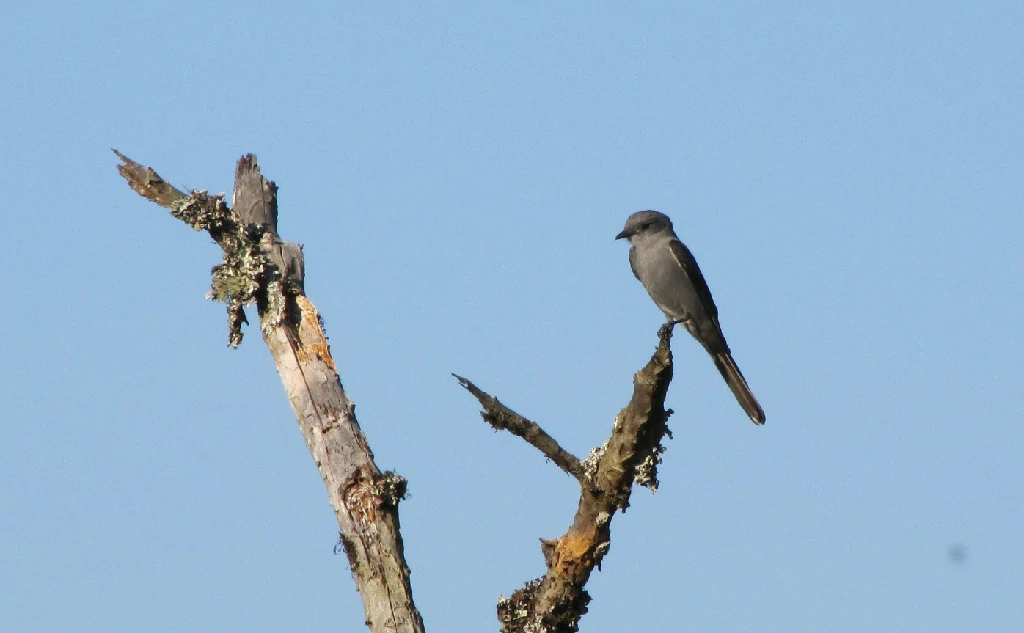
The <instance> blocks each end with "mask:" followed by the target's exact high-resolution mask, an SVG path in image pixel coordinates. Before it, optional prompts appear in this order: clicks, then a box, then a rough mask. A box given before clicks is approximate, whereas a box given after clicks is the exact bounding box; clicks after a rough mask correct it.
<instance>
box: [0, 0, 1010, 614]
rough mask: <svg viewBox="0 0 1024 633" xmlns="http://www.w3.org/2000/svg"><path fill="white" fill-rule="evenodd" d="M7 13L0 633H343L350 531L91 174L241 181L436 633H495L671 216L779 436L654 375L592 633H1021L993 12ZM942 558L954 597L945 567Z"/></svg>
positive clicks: (557, 498) (290, 426) (711, 390)
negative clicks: (269, 205) (293, 271)
mask: <svg viewBox="0 0 1024 633" xmlns="http://www.w3.org/2000/svg"><path fill="white" fill-rule="evenodd" d="M711 5H712V3H664V4H650V3H628V4H627V3H586V4H583V3H578V4H568V3H561V4H558V5H555V6H550V5H547V4H540V3H515V4H513V3H504V4H501V5H497V4H491V5H484V4H481V3H446V4H444V5H443V6H442V7H424V6H413V5H411V4H402V3H400V4H397V5H395V4H392V5H389V6H384V5H380V6H376V7H374V8H366V7H359V6H344V7H339V6H336V5H335V4H332V3H322V4H299V5H295V6H286V5H282V4H279V3H274V4H271V3H266V4H261V3H259V2H256V3H245V4H242V3H218V4H215V5H210V4H208V3H177V4H176V5H174V6H153V7H145V8H143V7H126V6H125V5H124V4H115V3H105V2H99V3H90V4H84V3H83V4H78V5H73V6H72V5H67V6H65V5H61V6H59V7H58V6H57V5H55V4H54V5H47V4H44V3H31V4H29V3H26V4H22V5H20V6H18V7H13V8H10V9H8V10H7V13H6V15H5V19H4V25H3V26H0V36H2V37H0V53H2V56H3V59H4V63H3V67H2V68H0V80H2V83H3V85H4V87H5V89H4V91H3V94H2V95H0V118H2V120H3V122H4V125H3V132H2V137H0V138H2V143H0V157H2V164H3V169H2V170H0V179H2V185H3V191H4V194H5V203H6V204H5V207H6V209H7V211H6V216H5V217H7V218H8V219H7V221H6V226H7V235H8V239H7V243H6V247H5V248H4V249H2V251H0V258H2V264H3V267H4V269H5V270H7V271H8V277H7V282H6V283H7V285H6V286H5V287H7V289H8V290H7V292H6V297H7V299H6V301H7V303H6V305H7V306H8V308H7V309H6V310H3V311H2V312H0V326H2V328H3V331H4V332H5V333H6V337H5V343H4V346H3V354H2V356H0V370H2V374H3V380H2V381H0V385H2V387H0V389H3V393H2V401H3V409H2V412H3V417H4V423H3V424H0V445H2V446H3V450H2V451H0V482H3V483H2V484H0V507H2V508H3V511H2V513H0V540H2V542H4V543H5V544H6V545H5V546H4V547H2V548H0V569H2V570H3V573H2V574H0V628H2V629H3V630H5V631H17V632H37V631H38V632H51V631H83V632H91V631H103V632H120V631H125V632H127V631H133V632H134V631H139V630H145V631H153V632H162V631H168V632H170V631H184V630H190V631H247V632H263V631H266V632H271V631H274V632H276V631H282V630H312V629H325V628H326V629H329V630H360V627H361V626H362V624H361V622H362V611H361V606H360V604H359V600H358V596H357V595H356V593H355V590H354V585H353V582H352V580H351V578H350V574H349V571H348V569H347V566H346V561H345V558H344V556H334V555H333V554H332V547H333V546H334V543H335V542H336V536H337V527H336V524H335V522H334V518H333V515H332V513H331V511H330V508H329V507H328V504H327V499H326V494H325V492H324V490H323V487H322V485H321V482H320V480H319V476H318V474H317V472H316V469H315V468H314V466H313V464H312V462H311V459H310V457H309V454H308V452H307V451H306V449H305V446H304V444H303V442H302V438H301V436H300V434H299V432H298V429H297V428H296V424H295V421H294V417H293V416H292V413H291V411H290V409H289V408H288V404H287V401H286V400H285V397H284V394H283V391H282V389H281V386H280V382H279V380H278V377H277V375H276V373H275V371H274V368H273V364H272V362H271V359H270V356H269V354H268V353H267V351H266V348H265V346H264V345H263V343H262V341H261V340H260V339H259V334H258V332H257V331H256V330H255V329H250V330H249V331H248V334H249V336H248V337H247V338H246V341H245V343H243V346H242V348H241V349H239V350H237V351H232V350H230V349H228V348H227V347H226V346H225V341H226V337H227V331H226V326H225V318H224V312H223V306H221V305H219V304H213V303H211V302H209V301H206V300H204V298H203V297H204V294H205V292H206V289H207V285H208V271H209V268H210V267H211V266H212V265H214V264H215V263H217V261H218V249H217V247H216V246H215V245H214V244H213V243H212V241H211V240H210V239H209V238H208V237H206V236H202V235H199V234H196V233H194V232H192V231H191V230H190V229H188V228H187V227H185V225H183V224H182V223H180V222H177V221H175V220H173V219H171V218H170V217H169V215H167V213H166V212H165V211H163V210H161V209H160V208H158V207H156V206H155V205H152V204H150V203H148V202H146V201H144V200H143V199H142V198H140V197H139V196H137V195H136V194H134V193H133V192H132V191H130V190H129V189H128V187H126V186H125V184H124V183H123V182H122V181H121V179H120V178H119V177H118V175H117V172H116V171H115V169H114V165H115V164H116V162H117V161H116V158H115V157H114V156H113V155H112V154H111V153H110V151H109V148H111V147H116V148H117V149H119V150H121V151H123V152H125V153H126V154H127V155H128V156H130V157H132V158H134V159H135V160H138V161H139V162H142V163H144V164H147V165H151V166H153V167H154V168H155V169H157V170H158V171H159V172H160V173H161V174H162V175H163V176H165V177H166V178H168V179H169V180H171V181H172V182H173V183H175V184H177V185H179V186H181V187H185V188H193V187H194V188H205V189H210V190H212V191H229V190H230V187H231V179H232V174H233V169H234V161H235V160H236V159H237V158H238V157H239V156H240V155H241V154H242V153H245V152H254V153H256V154H257V155H258V156H259V158H260V162H261V164H262V166H263V168H264V173H265V174H267V175H268V176H269V177H270V178H272V179H274V180H275V181H276V182H277V183H278V184H279V186H280V188H281V190H280V201H281V232H282V234H283V235H284V237H285V238H286V239H290V240H294V241H297V242H301V243H303V244H304V245H305V253H306V270H307V283H306V288H307V292H308V294H309V296H310V298H311V299H312V300H313V302H314V303H315V304H316V305H317V307H318V308H319V309H320V310H321V312H322V313H323V316H324V319H325V322H326V325H327V330H328V333H329V335H330V337H331V343H332V347H333V351H334V354H335V358H336V360H337V361H338V365H339V368H340V370H341V374H342V379H343V381H344V384H345V387H346V389H347V390H348V392H349V395H350V396H351V397H352V398H353V399H354V400H355V402H356V403H357V405H358V414H359V420H360V422H361V424H362V426H363V428H364V430H365V431H366V433H367V435H368V437H369V440H370V443H371V446H372V447H373V450H374V452H375V454H376V456H377V461H378V464H379V465H380V466H381V467H382V468H389V469H395V470H397V471H398V472H399V473H401V474H402V475H404V476H406V477H407V478H408V479H409V490H410V495H411V496H410V498H409V499H408V500H407V501H406V502H405V503H404V504H403V505H402V508H401V512H402V515H401V516H402V525H403V534H404V536H405V542H406V547H407V555H408V560H409V563H410V565H411V568H412V570H413V583H414V592H415V597H416V600H417V603H418V605H419V607H420V609H421V610H422V612H423V614H424V617H425V619H426V622H427V626H428V629H430V630H434V631H462V630H465V631H471V630H497V623H496V621H495V619H494V603H495V600H496V598H497V597H498V596H499V595H500V594H506V595H507V594H509V593H511V592H512V591H513V590H515V589H516V588H518V587H519V586H520V585H521V584H522V583H523V582H524V581H526V580H529V579H531V578H534V577H536V576H538V575H540V574H541V573H542V571H543V563H542V559H541V555H540V551H539V547H538V541H537V539H538V538H553V537H557V536H558V535H560V534H562V533H563V532H564V530H565V528H566V527H567V526H568V525H569V523H570V521H571V519H572V515H573V511H574V508H575V503H576V498H577V491H576V485H575V484H574V483H573V481H571V480H570V479H569V478H567V477H566V476H565V475H564V474H562V473H561V472H560V471H558V470H557V469H556V468H555V467H554V466H552V465H551V464H547V463H545V462H544V460H543V459H541V458H540V456H539V454H538V453H537V452H536V451H534V450H533V449H531V448H528V447H527V446H525V444H524V443H523V442H521V441H519V440H516V439H514V438H511V437H509V436H507V435H502V434H496V433H494V432H492V431H491V430H490V429H489V428H488V427H486V425H485V424H484V423H483V422H482V421H481V420H480V418H479V416H478V414H477V411H478V408H479V407H478V405H477V404H476V402H475V401H474V400H473V399H472V398H471V397H470V396H469V395H468V394H466V393H465V392H464V391H463V390H461V389H460V388H459V387H458V386H457V384H456V382H455V380H454V379H453V378H451V376H450V375H449V373H450V372H457V373H459V374H461V375H464V376H467V377H469V378H470V379H472V380H474V381H476V382H477V384H478V385H479V386H480V387H481V388H483V389H485V390H488V391H490V392H491V393H493V394H495V395H497V396H499V397H501V398H502V399H503V400H504V401H505V402H506V403H507V404H508V405H509V406H512V407H513V408H515V409H517V410H518V411H520V412H521V413H523V414H524V415H527V416H528V417H531V418H533V419H535V420H537V421H539V422H540V423H541V424H542V425H543V426H544V427H545V428H546V429H547V430H548V431H549V432H550V433H551V434H552V435H554V436H555V437H556V438H558V439H559V440H560V441H561V442H562V443H563V445H564V446H565V447H567V448H568V449H570V450H572V451H574V452H575V453H576V454H578V455H585V454H586V453H587V452H588V450H589V449H590V448H591V447H592V446H595V445H599V444H600V443H601V442H602V441H603V440H604V438H605V437H606V436H607V435H608V433H609V430H610V427H611V421H612V418H613V417H614V415H615V414H616V413H617V412H618V410H619V409H620V408H621V407H622V406H623V405H624V404H625V403H626V402H627V400H628V398H629V394H630V391H631V387H630V385H631V383H630V381H631V376H632V373H633V372H634V371H636V370H637V369H639V368H640V367H641V366H642V365H643V364H644V362H646V360H647V358H648V357H649V355H650V353H651V352H652V351H653V348H654V346H655V344H656V331H657V328H658V326H659V325H660V323H661V319H662V317H661V314H660V312H659V311H658V310H657V308H655V306H654V305H653V303H651V301H650V300H649V299H648V297H647V296H646V294H645V293H644V291H643V289H642V287H641V286H640V284H638V283H637V282H636V280H635V279H633V277H632V275H631V273H630V271H629V266H628V263H627V260H626V250H627V247H626V245H625V244H623V243H621V242H619V243H616V242H615V241H614V240H613V239H612V238H613V236H614V235H615V234H616V233H617V232H618V231H619V230H620V229H621V227H622V223H623V222H624V220H625V218H626V217H627V216H628V215H629V214H630V213H632V212H633V211H636V210H640V209H646V208H654V209H658V210H661V211H664V212H666V213H668V214H669V215H670V216H672V218H673V220H674V221H675V225H676V229H677V232H678V233H679V234H680V236H681V237H682V239H683V240H684V241H685V242H686V243H687V244H688V245H689V247H690V248H691V250H692V251H693V252H694V254H695V255H696V257H697V259H698V261H699V262H700V265H701V268H702V269H703V271H704V274H705V276H706V277H707V279H708V282H709V284H710V286H711V288H712V290H713V292H714V294H715V299H716V302H717V304H718V306H719V309H720V312H721V318H722V325H723V328H724V330H725V333H726V335H727V336H728V338H729V341H730V343H731V345H732V347H733V351H734V353H735V356H736V359H737V361H738V363H739V365H740V366H741V367H742V369H743V372H744V374H745V375H746V377H747V379H748V380H749V382H750V384H751V386H752V388H753V390H754V393H755V394H756V395H757V397H758V399H759V400H760V401H761V404H762V405H763V406H764V408H765V411H766V413H767V417H768V423H767V425H766V426H765V427H763V428H757V427H755V426H754V425H752V424H751V423H750V422H749V421H748V420H747V419H746V418H745V416H744V415H743V412H742V411H741V410H740V408H739V407H738V406H737V404H736V402H735V401H734V400H733V398H732V396H731V395H730V393H729V392H728V390H727V388H726V386H725V385H724V383H723V382H722V380H721V378H720V376H719V375H718V373H717V372H716V371H715V369H714V366H713V365H712V363H711V362H710V360H709V359H708V358H707V357H706V355H705V354H704V353H703V351H702V350H701V349H700V348H699V346H698V345H697V344H696V343H694V342H693V341H692V340H690V339H689V338H688V337H686V336H683V335H680V336H677V337H676V339H675V346H674V350H675V357H676V377H675V381H674V382H673V384H672V388H671V390H670V393H669V405H670V406H672V407H673V408H674V409H675V411H676V414H675V416H674V417H673V418H672V419H671V422H670V426H671V427H672V429H673V431H674V433H675V439H674V440H672V441H671V442H669V443H668V452H667V453H666V455H665V463H664V466H663V467H662V471H661V479H662V488H661V490H660V491H659V492H658V494H657V495H656V496H652V495H650V494H649V493H647V492H646V491H639V492H638V493H637V494H636V496H635V497H634V499H633V506H632V507H631V508H630V510H629V512H627V513H626V514H625V515H620V516H618V517H617V518H616V520H615V523H614V525H613V542H612V548H611V551H610V553H609V556H608V557H607V558H606V559H605V563H604V568H603V570H602V571H601V572H600V573H597V574H595V575H594V577H593V579H592V581H591V583H590V586H589V590H590V592H591V594H592V595H593V598H594V601H593V603H592V607H591V612H590V614H589V615H587V616H586V618H585V619H584V620H583V623H582V628H583V630H584V631H590V632H598V631H599V632H604V631H609V632H610V631H620V630H680V631H683V630H699V631H729V632H734V631H735V632H741V631H758V632H763V631H779V632H793V631H814V632H819V631H834V632H847V631H848V632H854V631H856V632H860V631H864V630H880V631H901V632H914V631H927V632H929V633H935V632H941V631H965V630H979V631H1008V630H1011V629H1013V628H1014V627H1015V626H1016V627H1020V626H1021V624H1022V620H1024V615H1022V611H1024V609H1022V608H1021V606H1020V588H1021V586H1022V584H1024V572H1022V571H1021V570H1022V569H1024V546H1022V545H1021V539H1020V530H1021V526H1022V525H1024V504H1022V503H1021V502H1020V501H1019V497H1020V491H1021V489H1022V487H1024V467H1022V465H1021V455H1022V454H1024V438H1022V432H1021V425H1020V421H1021V417H1022V413H1024V412H1022V405H1021V384H1022V382H1024V369H1022V362H1021V347H1022V344H1021V331H1022V327H1024V281H1022V279H1024V255H1022V250H1021V248H1020V244H1019V243H1020V240H1021V237H1022V236H1024V219H1022V218H1024V216H1022V212H1021V210H1022V178H1021V174H1022V173H1024V157H1022V149H1021V148H1022V147H1024V115H1022V112H1024V77H1022V70H1021V59H1024V8H1022V7H1021V5H1020V4H1019V3H1014V2H978V3H948V2H929V3H924V2H915V3H901V4H896V5H893V4H892V3H877V2H858V3H828V4H825V3H797V2H781V3H751V2H734V3H714V6H711ZM956 545H959V546H962V547H964V548H965V550H966V558H965V559H964V560H963V561H962V562H960V563H957V562H955V561H953V560H952V559H951V558H950V556H949V555H948V552H949V549H950V547H952V546H956Z"/></svg>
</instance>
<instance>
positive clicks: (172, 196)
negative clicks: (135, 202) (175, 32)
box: [114, 150, 423, 633]
mask: <svg viewBox="0 0 1024 633" xmlns="http://www.w3.org/2000/svg"><path fill="white" fill-rule="evenodd" d="M114 152H115V153H116V154H117V155H118V156H119V157H120V158H121V159H122V160H123V161H124V164H123V165H119V166H118V171H119V172H120V173H121V175H122V176H124V178H125V179H126V180H127V181H128V184H129V185H131V187H132V189H134V190H135V191H136V192H138V193H139V194H140V195H142V196H144V197H146V198H147V199H149V200H152V201H154V202H156V203H157V204H160V205H162V206H165V207H168V208H169V209H171V213H172V215H174V217H176V218H179V219H181V220H182V221H184V222H186V223H188V224H189V225H190V226H192V227H193V228H195V229H196V230H205V231H207V232H209V234H210V235H211V236H212V237H213V239H214V240H216V241H217V243H218V244H219V245H220V246H221V248H222V249H223V250H224V260H223V262H222V263H221V264H220V265H218V266H216V267H215V268H214V269H213V284H212V288H211V291H210V296H211V297H212V298H214V299H217V300H220V301H224V302H226V303H227V304H228V314H229V323H230V327H231V335H230V342H231V344H232V345H237V344H238V343H240V342H241V323H242V322H243V321H244V319H245V315H244V312H243V310H242V306H243V305H245V304H248V303H253V302H255V303H256V306H257V309H258V312H259V316H260V331H261V333H262V334H263V339H264V341H265V342H266V343H267V346H268V347H269V348H270V352H271V354H272V355H273V357H274V363H275V365H276V366H277V371H278V373H279V374H280V376H281V382H282V383H283V385H284V388H285V392H286V393H287V395H288V400H289V401H290V402H291V405H292V409H293V410H294V411H295V415H296V418H297V419H298V423H299V429H300V430H301V431H302V435H303V437H304V438H305V440H306V445H307V446H308V447H309V451H310V453H311V454H312V456H313V460H314V462H315V463H316V465H317V468H319V470H320V475H321V477H322V478H323V481H324V486H325V487H326V488H327V496H328V498H329V499H330V502H331V506H332V507H333V508H334V513H335V516H336V518H337V520H338V525H339V527H340V529H341V539H340V540H341V543H342V545H343V546H344V549H345V553H346V555H347V556H348V561H349V565H350V567H351V568H352V574H353V576H354V577H355V580H356V585H357V587H358V589H359V592H360V595H361V597H362V599H363V608H364V614H365V617H366V624H367V626H368V627H369V629H370V630H371V631H373V632H374V633H385V632H387V633H398V632H400V633H422V631H423V620H422V618H421V617H420V614H419V612H418V611H417V610H416V606H415V604H414V603H413V599H412V589H411V585H410V583H409V567H408V566H407V565H406V562H405V554H404V546H403V543H402V535H401V533H400V531H399V521H398V503H399V501H401V499H402V498H403V496H404V495H405V488H406V481H405V480H404V479H403V478H401V477H399V476H398V475H396V474H394V473H392V472H381V471H380V470H379V469H378V468H377V466H376V464H375V463H374V461H373V454H372V453H371V452H370V447H369V445H368V444H367V441H366V437H365V436H364V435H363V432H362V429H360V427H359V423H358V422H357V421H356V416H355V404H353V402H352V401H351V400H350V399H349V398H348V395H347V394H346V393H345V390H344V388H343V387H342V385H341V380H340V379H339V377H338V374H337V371H336V367H335V362H334V359H333V358H332V356H331V350H330V346H329V345H328V343H327V338H326V336H324V332H323V327H322V325H321V322H320V316H319V314H318V313H317V311H316V308H315V307H314V306H313V304H312V302H311V301H310V300H309V299H308V298H307V297H306V296H305V294H304V292H303V281H304V279H303V276H304V267H303V263H302V249H301V247H299V246H298V245H296V244H292V243H290V242H285V241H283V240H281V239H280V237H278V235H277V187H276V186H275V185H274V183H272V182H270V181H269V180H267V179H265V178H263V176H262V175H261V174H260V171H259V166H258V165H257V163H256V157H255V156H253V155H251V154H250V155H247V156H243V157H242V159H241V160H239V161H238V166H237V170H236V174H235V192H234V198H233V200H234V202H233V204H234V206H235V207H236V208H237V212H236V211H233V210H232V209H230V208H228V206H227V205H226V204H225V203H224V200H223V196H210V195H209V194H207V193H206V192H205V191H193V192H192V193H191V194H185V193H183V192H181V191H178V190H177V189H175V188H174V187H171V186H170V185H168V184H167V183H166V181H164V180H163V179H162V178H160V176H158V175H157V173H156V172H155V171H153V170H152V169H150V168H148V167H144V166H142V165H139V164H138V163H136V162H134V161H132V160H130V159H128V158H127V157H125V156H124V155H122V154H121V153H119V152H117V150H114Z"/></svg>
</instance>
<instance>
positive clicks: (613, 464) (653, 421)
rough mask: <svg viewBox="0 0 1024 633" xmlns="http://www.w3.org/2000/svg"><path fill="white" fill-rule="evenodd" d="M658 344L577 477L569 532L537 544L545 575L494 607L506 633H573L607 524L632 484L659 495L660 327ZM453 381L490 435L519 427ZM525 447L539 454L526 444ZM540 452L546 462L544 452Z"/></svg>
mask: <svg viewBox="0 0 1024 633" xmlns="http://www.w3.org/2000/svg"><path fill="white" fill-rule="evenodd" d="M658 338H659V344H658V348H657V349H656V350H655V352H654V355H653V356H651V360H650V361H649V362H648V363H647V365H646V366H645V367H644V368H643V369H641V370H640V371H638V372H637V373H636V374H635V375H634V376H633V397H632V399H631V400H630V401H629V404H628V405H626V407H625V408H624V409H623V410H622V411H621V412H620V413H619V415H618V416H616V418H615V422H614V424H613V426H612V435H611V437H610V438H609V439H608V441H607V442H605V444H604V446H602V447H601V448H600V449H598V450H596V451H594V452H593V454H592V455H591V456H590V457H589V458H588V459H587V460H586V461H584V462H582V463H580V467H582V469H583V473H584V476H583V477H577V479H579V481H580V484H581V485H580V501H579V506H578V507H577V509H576V516H575V518H574V520H573V523H572V525H571V526H570V527H569V530H568V531H567V532H566V533H565V534H564V535H563V536H561V537H560V538H558V539H556V540H553V541H547V540H542V541H541V551H542V553H543V555H544V562H545V564H546V565H547V573H546V574H545V575H544V576H543V577H542V578H538V579H536V580H532V581H530V582H528V583H526V585H525V586H524V587H522V588H521V589H518V590H516V591H515V592H514V593H513V594H512V597H511V598H502V599H501V600H500V601H499V602H498V620H499V621H500V622H501V630H502V631H503V632H504V633H528V632H529V633H540V632H552V633H555V632H557V633H575V631H578V630H579V620H580V618H581V617H582V616H583V614H585V613H586V612H587V605H588V604H589V603H590V596H589V595H588V594H587V592H586V591H585V589H584V586H585V585H586V583H587V580H589V578H590V574H591V572H592V571H593V570H594V568H595V567H598V566H600V564H601V560H602V559H603V558H604V555H605V554H606V553H607V552H608V548H609V546H610V544H611V520H612V517H613V516H614V515H615V513H616V512H617V511H618V510H625V509H626V508H627V507H629V497H630V494H631V492H632V488H633V484H634V482H635V483H638V484H641V485H644V486H648V487H650V488H651V489H652V490H653V489H656V488H657V481H658V479H657V467H658V464H659V463H660V462H661V454H662V453H663V452H664V450H665V449H664V448H663V447H662V446H661V439H662V438H663V437H664V436H665V435H666V434H668V433H669V431H668V427H667V425H666V422H667V420H668V417H669V415H671V413H672V412H671V410H666V409H665V396H666V395H667V393H668V386H669V383H670V382H671V381H672V350H671V339H672V325H671V324H666V325H664V326H662V328H661V329H660V330H659V332H658ZM456 377H457V376H456ZM457 378H458V377H457ZM459 381H460V382H461V383H462V384H463V386H464V387H466V388H467V389H469V391H470V392H471V393H472V394H473V395H474V396H476V398H477V399H478V400H479V401H480V403H481V404H482V405H483V407H484V412H483V416H484V419H486V420H487V421H488V422H490V423H491V424H492V425H493V426H495V427H496V428H506V426H499V425H498V424H496V423H495V422H494V421H492V419H497V420H499V421H500V422H501V423H502V424H507V423H505V422H504V420H505V419H506V418H508V417H510V416H509V413H511V416H514V418H513V419H516V420H517V421H518V420H522V419H523V418H522V416H519V415H518V414H516V413H514V412H511V411H509V410H508V409H507V408H506V407H504V405H502V404H501V403H500V402H498V400H497V399H496V398H494V397H493V396H490V395H488V394H486V393H484V392H482V391H480V390H479V389H477V388H476V387H475V386H474V385H473V384H472V383H471V382H469V381H468V380H466V379H464V378H459ZM526 422H527V423H528V424H529V425H533V426H534V427H536V428H538V429H539V428H540V427H539V426H537V425H536V424H535V423H533V422H529V421H526ZM510 430H511V429H510ZM517 435H519V434H518V433H517ZM545 435H546V434H545ZM521 436H522V435H521ZM524 439H527V441H529V442H530V443H531V444H533V445H534V446H537V444H536V443H535V442H533V441H531V440H530V439H529V438H524ZM551 441H552V442H554V440H551ZM555 446H557V444H555ZM538 448H540V447H539V446H538ZM559 450H561V449H560V448H559ZM541 451H542V452H543V453H544V454H545V455H548V456H549V457H551V455H550V453H549V452H548V451H546V450H545V449H543V448H542V449H541ZM553 459H554V458H552V460H553Z"/></svg>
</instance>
